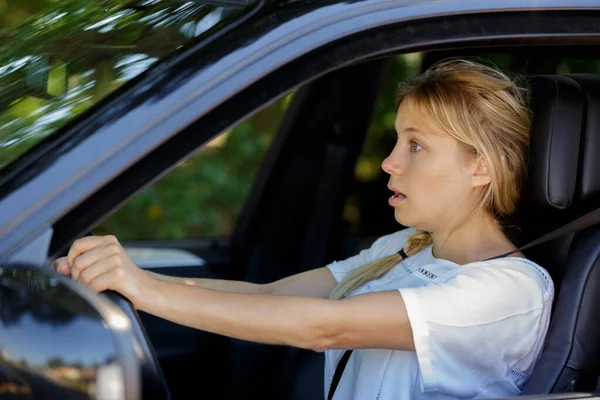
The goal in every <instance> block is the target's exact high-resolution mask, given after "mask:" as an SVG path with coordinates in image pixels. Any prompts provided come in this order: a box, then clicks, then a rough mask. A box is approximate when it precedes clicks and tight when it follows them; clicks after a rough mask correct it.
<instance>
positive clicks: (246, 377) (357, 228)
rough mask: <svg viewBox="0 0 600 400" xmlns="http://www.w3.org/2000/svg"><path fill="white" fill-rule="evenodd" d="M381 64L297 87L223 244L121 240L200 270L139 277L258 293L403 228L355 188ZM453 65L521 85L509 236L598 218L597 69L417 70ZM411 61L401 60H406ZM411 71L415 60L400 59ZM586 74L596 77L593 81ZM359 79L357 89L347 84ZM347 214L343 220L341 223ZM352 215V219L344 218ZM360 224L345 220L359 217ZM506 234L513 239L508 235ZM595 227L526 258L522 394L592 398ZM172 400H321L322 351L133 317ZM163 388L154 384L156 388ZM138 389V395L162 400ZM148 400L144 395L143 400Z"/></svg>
mask: <svg viewBox="0 0 600 400" xmlns="http://www.w3.org/2000/svg"><path fill="white" fill-rule="evenodd" d="M400 56H405V55H398V54H388V55H385V56H379V57H376V58H373V59H369V60H365V61H362V62H360V63H355V64H352V65H348V66H344V67H342V68H339V69H337V70H334V71H330V72H328V73H326V74H323V75H321V76H319V77H317V78H315V79H312V80H310V81H309V82H307V83H305V84H303V85H301V86H300V87H298V88H295V89H294V94H293V97H292V100H291V102H290V104H289V106H288V109H287V111H286V113H285V115H284V117H283V120H282V121H281V124H280V125H279V127H278V130H277V131H276V133H275V136H274V138H273V142H272V144H271V145H270V147H269V150H268V152H267V154H266V155H265V157H264V159H263V160H262V161H261V164H260V168H259V170H258V173H257V177H256V179H255V181H254V183H253V185H252V188H251V190H250V192H249V194H248V197H247V199H246V201H245V203H244V207H243V210H242V211H241V213H240V216H239V218H238V219H237V221H236V224H235V229H234V231H233V233H232V235H231V237H229V238H225V239H223V238H214V239H206V240H195V241H180V242H177V241H151V240H149V241H145V242H140V241H132V242H122V243H123V245H124V246H126V247H127V246H140V245H143V246H144V247H148V248H161V247H162V248H165V247H169V248H179V249H184V250H186V251H190V252H191V253H194V254H196V255H198V256H199V257H201V258H202V259H203V260H204V261H205V265H204V266H201V267H198V266H180V267H170V268H168V269H164V268H157V267H150V268H148V269H149V270H151V271H153V272H157V273H163V274H169V275H174V276H187V277H203V278H217V279H236V280H244V281H249V282H255V283H268V282H272V281H275V280H277V279H281V278H283V277H285V276H289V275H292V274H296V273H299V272H303V271H306V270H310V269H313V268H318V267H321V266H323V265H325V264H326V263H328V262H331V261H333V260H340V259H344V258H347V257H350V256H352V255H354V254H356V253H357V252H359V251H360V250H361V249H364V248H366V247H369V246H370V244H371V243H372V242H373V241H374V240H375V239H376V238H377V237H379V236H381V235H384V234H387V233H391V232H394V231H397V230H400V229H402V228H403V227H401V226H399V225H398V224H397V223H396V222H395V220H394V219H393V214H392V213H391V212H390V210H389V209H388V208H387V204H386V199H387V198H388V197H389V193H388V190H387V188H386V183H387V175H385V174H383V173H378V174H377V173H374V174H372V175H373V176H374V178H373V179H370V180H367V181H365V180H361V179H359V178H358V175H359V174H358V173H357V172H356V171H357V166H358V164H359V162H360V159H361V156H362V155H363V154H364V152H370V154H374V155H375V157H380V160H383V157H385V156H386V155H387V153H386V152H388V151H390V150H391V148H392V146H393V143H394V141H395V138H394V134H393V131H390V132H389V135H386V136H384V137H382V138H378V139H377V141H375V142H374V141H372V140H371V141H370V140H369V137H368V135H369V132H371V127H372V126H371V124H372V121H373V120H374V115H375V114H376V113H377V112H379V110H380V109H381V108H384V109H386V110H389V109H390V108H393V104H392V103H391V102H390V101H389V99H390V98H391V97H392V96H393V88H394V86H395V84H396V82H397V78H396V77H395V76H394V71H396V72H397V71H398V69H397V68H396V69H394V63H395V62H396V60H398V57H400ZM451 56H458V57H481V58H483V59H486V60H492V61H494V62H496V63H497V65H500V66H502V67H503V68H505V69H508V70H509V71H510V72H516V73H522V74H524V75H525V76H526V81H527V83H528V84H529V85H530V88H531V104H532V109H533V113H534V122H533V130H532V138H531V154H530V157H531V159H530V170H529V172H528V181H527V185H526V187H525V188H524V190H523V197H522V202H521V205H520V207H519V209H518V211H517V213H516V214H515V216H514V225H515V226H516V227H518V228H517V229H511V231H510V232H511V235H514V237H513V240H514V241H515V244H517V245H524V244H526V243H528V242H529V241H532V240H534V239H536V238H538V237H540V236H542V235H543V234H545V233H547V232H549V231H551V230H553V229H555V228H557V227H559V226H561V225H563V224H565V223H567V222H569V221H571V220H573V219H574V218H576V217H578V216H581V215H583V214H585V213H586V212H589V211H591V210H593V209H595V208H596V207H597V206H598V203H597V199H598V196H599V195H600V175H598V174H597V172H596V171H597V170H598V168H599V167H600V165H598V163H600V161H598V160H600V155H599V154H597V153H598V151H600V147H599V146H600V144H599V143H600V142H598V141H599V140H600V136H599V135H600V119H599V115H600V113H599V110H600V75H598V72H600V67H599V64H598V62H597V61H595V60H594V59H593V58H590V57H591V56H590V50H589V49H588V48H578V47H569V48H567V47H557V48H552V47H549V46H545V47H508V48H505V47H498V48H474V49H470V48H463V49H461V48H457V49H450V50H430V51H425V52H423V53H420V56H419V57H420V63H419V65H418V70H420V71H422V70H425V69H426V68H427V67H428V66H429V65H432V64H433V63H434V62H436V61H437V60H441V59H444V58H447V57H451ZM411 57H412V55H411ZM410 59H412V58H410ZM595 70H597V71H598V72H593V71H595ZM357 77H360V79H357ZM349 210H350V211H352V212H350V211H349ZM353 213H354V214H353ZM357 213H358V215H360V218H351V217H349V216H348V215H350V216H352V215H355V214H357ZM513 228H514V227H513ZM599 243H600V228H598V227H597V226H595V227H591V228H588V229H585V230H583V231H580V232H576V233H573V234H569V235H567V236H565V237H562V238H559V239H557V240H554V241H551V242H548V243H545V244H543V245H540V246H536V247H533V248H531V249H528V250H526V251H525V254H526V255H527V256H528V257H529V258H530V259H532V260H534V261H535V262H537V263H538V264H540V265H541V266H543V267H545V268H546V269H547V270H548V272H549V273H550V275H551V276H552V279H553V282H554V286H555V290H556V294H555V302H554V307H553V310H552V320H551V326H550V329H549V332H548V336H547V340H546V343H545V346H544V350H543V353H542V355H541V358H540V360H539V361H538V364H537V367H536V368H535V371H534V373H533V375H532V376H531V377H529V381H528V382H527V384H526V385H525V388H524V390H523V394H524V395H526V394H542V393H564V392H573V391H593V390H594V389H596V385H597V382H598V378H599V376H600V365H599V364H600V343H599V342H598V341H597V340H595V338H596V336H597V334H598V333H599V332H598V331H599V330H600V323H598V322H597V319H596V318H595V314H594V311H595V309H596V306H597V305H598V304H599V303H600V276H599V274H600V269H599V268H598V261H597V260H598V256H599V255H600V245H599ZM140 321H141V323H142V324H143V327H144V328H143V330H144V331H143V332H141V333H140V334H142V335H147V337H148V338H149V340H150V342H151V346H152V347H153V349H151V350H148V351H149V352H155V354H156V357H157V360H158V362H159V364H160V367H159V369H160V371H155V373H156V374H158V375H160V376H161V377H162V374H164V378H165V382H166V384H165V385H166V386H168V391H170V394H171V396H172V397H173V398H175V399H177V398H185V394H186V393H190V392H191V393H195V394H198V397H200V396H201V394H206V395H207V396H212V395H215V394H218V396H219V397H220V398H231V399H233V398H241V397H255V396H256V397H258V398H262V399H271V398H272V399H275V398H277V399H313V398H321V397H322V396H323V390H324V386H323V360H324V356H323V354H322V353H317V352H313V351H309V350H302V349H295V348H290V347H287V346H267V345H262V344H257V343H251V342H246V341H242V340H237V339H230V338H226V337H221V336H218V335H214V334H211V333H208V332H201V331H197V330H193V329H191V328H186V327H183V326H180V325H176V324H172V323H170V322H168V321H165V320H162V319H160V318H156V317H154V316H151V315H148V314H144V313H142V312H140ZM161 379H162V378H161ZM155 389H156V388H154V389H152V388H151V387H150V386H145V389H144V390H145V393H148V394H149V395H151V394H154V395H155V396H156V397H151V398H164V393H163V392H160V391H156V390H155ZM144 398H146V396H144Z"/></svg>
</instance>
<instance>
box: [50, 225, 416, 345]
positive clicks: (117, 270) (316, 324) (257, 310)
mask: <svg viewBox="0 0 600 400" xmlns="http://www.w3.org/2000/svg"><path fill="white" fill-rule="evenodd" d="M57 264H58V265H57V266H56V268H57V270H63V269H64V268H67V269H68V270H69V271H70V274H71V277H72V278H73V279H75V280H78V281H79V282H81V283H82V284H84V285H86V286H87V287H89V288H90V289H92V290H94V291H96V292H101V291H104V290H115V291H118V292H120V293H121V294H123V295H124V296H125V297H127V298H128V299H129V300H130V301H131V302H132V303H133V305H134V306H135V307H136V308H139V309H140V310H143V311H146V312H148V313H150V314H153V315H156V316H158V317H161V318H164V319H167V320H169V321H172V322H175V323H179V324H181V325H185V326H189V327H193V328H197V329H202V330H205V331H208V332H213V333H217V334H222V335H226V336H230V337H234V338H239V339H243V340H250V341H255V342H259V343H268V344H284V345H289V346H295V347H301V348H307V349H312V350H315V351H323V350H325V349H334V348H336V349H353V348H386V349H399V350H414V344H413V339H412V330H411V327H410V323H409V320H408V316H407V312H406V308H405V306H404V301H403V299H402V296H401V295H400V293H399V292H398V291H388V292H379V293H369V294H364V295H358V296H352V297H349V298H347V299H343V300H337V301H333V300H329V299H324V298H310V297H300V296H295V295H275V294H248V293H234V292H228V291H221V290H211V289H204V288H201V287H195V286H187V285H181V284H178V283H173V282H166V281H162V280H157V279H154V278H152V277H150V276H149V275H148V274H146V272H145V271H144V270H142V269H141V268H139V267H138V266H137V265H135V264H134V263H133V261H131V259H130V258H129V256H128V255H127V253H126V252H125V250H124V249H123V248H122V247H121V245H120V244H119V242H118V241H117V239H116V238H115V237H114V236H103V237H97V236H94V237H84V238H82V239H78V240H76V241H75V242H74V243H73V245H72V246H71V249H70V250H69V254H68V255H67V258H66V260H65V259H61V260H60V261H58V260H57ZM65 264H66V267H65ZM327 273H329V272H327ZM286 279H287V278H286ZM331 279H334V278H333V277H331ZM293 281H294V280H293V279H287V283H286V284H282V283H280V285H278V287H279V288H284V289H285V288H287V289H285V290H286V291H287V290H290V288H293V287H294V285H293V284H290V282H293Z"/></svg>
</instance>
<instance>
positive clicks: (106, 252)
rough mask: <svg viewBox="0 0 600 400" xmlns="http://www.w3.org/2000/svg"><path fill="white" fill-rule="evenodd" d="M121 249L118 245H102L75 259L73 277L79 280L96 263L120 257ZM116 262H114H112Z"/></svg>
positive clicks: (72, 267)
mask: <svg viewBox="0 0 600 400" xmlns="http://www.w3.org/2000/svg"><path fill="white" fill-rule="evenodd" d="M118 254H119V249H118V247H117V246H116V245H112V244H109V245H100V246H99V247H95V248H93V249H91V250H89V251H87V252H85V253H83V254H81V255H79V256H77V258H75V261H73V264H71V277H72V278H73V279H75V280H79V276H80V275H81V273H82V272H84V271H85V270H86V269H87V268H88V267H89V266H91V265H92V264H94V263H96V262H97V261H99V260H102V259H107V258H111V257H113V256H118ZM111 261H114V260H111Z"/></svg>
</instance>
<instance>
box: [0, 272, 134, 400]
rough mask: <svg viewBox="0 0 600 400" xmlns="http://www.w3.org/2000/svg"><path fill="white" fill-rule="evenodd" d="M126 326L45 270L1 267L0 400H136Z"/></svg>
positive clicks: (118, 315)
mask: <svg viewBox="0 0 600 400" xmlns="http://www.w3.org/2000/svg"><path fill="white" fill-rule="evenodd" d="M134 343H135V338H134V335H133V333H132V331H131V320H130V319H129V318H128V317H127V316H126V315H125V313H124V312H123V311H122V310H120V309H119V308H118V307H117V306H116V305H115V304H113V303H112V302H111V301H110V300H107V299H105V298H102V297H101V296H97V295H95V294H94V293H93V292H91V291H89V290H87V289H85V288H83V287H80V286H79V285H77V284H76V283H75V282H73V281H71V280H70V279H68V278H66V277H63V276H61V275H59V274H57V273H55V272H54V271H52V270H44V269H40V268H35V267H30V266H25V265H0V398H3V397H4V396H6V395H8V396H10V395H13V396H15V397H11V398H16V399H39V398H53V399H54V398H56V399H66V398H77V399H98V400H108V399H115V400H121V399H122V400H138V399H139V398H140V397H141V376H140V365H139V361H138V356H137V354H136V352H135V345H134Z"/></svg>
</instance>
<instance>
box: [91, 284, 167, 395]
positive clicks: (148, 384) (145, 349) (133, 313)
mask: <svg viewBox="0 0 600 400" xmlns="http://www.w3.org/2000/svg"><path fill="white" fill-rule="evenodd" d="M102 294H104V295H106V296H107V297H108V298H109V299H111V300H112V301H113V302H114V303H115V304H117V305H118V306H119V307H120V308H121V309H122V310H123V311H124V312H125V313H126V314H127V316H128V317H129V319H130V320H131V330H132V332H133V335H134V337H135V341H136V342H137V345H139V347H140V349H141V352H142V357H141V359H140V365H141V368H142V370H141V378H142V397H141V398H142V399H144V400H146V399H152V400H154V399H157V400H165V399H166V400H170V399H171V394H170V393H169V388H168V386H167V380H166V379H165V376H164V374H163V372H162V369H161V367H160V363H159V362H158V357H157V356H156V352H155V350H154V347H153V346H152V343H151V342H150V338H149V337H148V334H147V332H146V330H145V329H144V326H143V325H142V321H141V319H140V316H139V314H138V312H137V310H136V309H135V308H134V307H133V304H131V302H130V301H129V300H128V299H127V298H126V297H125V296H123V295H122V294H120V293H119V292H115V291H113V290H106V291H104V292H102Z"/></svg>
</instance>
